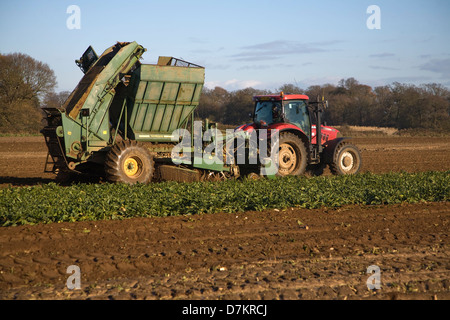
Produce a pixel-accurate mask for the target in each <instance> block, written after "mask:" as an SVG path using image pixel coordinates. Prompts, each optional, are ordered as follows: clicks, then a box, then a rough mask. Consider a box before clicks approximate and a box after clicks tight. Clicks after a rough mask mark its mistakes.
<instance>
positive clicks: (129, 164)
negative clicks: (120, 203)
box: [105, 140, 155, 184]
mask: <svg viewBox="0 0 450 320" xmlns="http://www.w3.org/2000/svg"><path fill="white" fill-rule="evenodd" d="M154 171H155V162H154V160H153V157H152V155H151V154H150V152H149V150H148V149H147V148H145V147H144V146H143V145H141V144H139V143H137V142H136V141H129V140H127V141H120V142H118V143H116V144H115V145H114V146H113V147H112V148H111V150H110V151H109V152H108V154H107V155H106V159H105V173H106V178H107V179H108V180H109V181H111V182H123V183H128V184H135V183H145V184H146V183H150V182H151V180H152V178H153V173H154Z"/></svg>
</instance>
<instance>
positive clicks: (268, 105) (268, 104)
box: [254, 101, 281, 125]
mask: <svg viewBox="0 0 450 320" xmlns="http://www.w3.org/2000/svg"><path fill="white" fill-rule="evenodd" d="M280 120H281V102H274V101H258V102H257V103H256V107H255V119H254V121H255V122H260V121H263V122H265V123H266V124H267V125H269V124H272V123H274V122H277V121H280Z"/></svg>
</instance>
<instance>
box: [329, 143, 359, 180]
mask: <svg viewBox="0 0 450 320" xmlns="http://www.w3.org/2000/svg"><path fill="white" fill-rule="evenodd" d="M361 164H362V159H361V152H360V151H359V149H358V147H356V146H354V145H352V144H350V143H345V142H344V143H342V144H341V145H340V146H338V148H337V149H336V152H335V154H334V159H333V162H332V163H331V164H330V170H331V173H333V174H334V175H352V174H357V173H358V172H359V170H360V169H361Z"/></svg>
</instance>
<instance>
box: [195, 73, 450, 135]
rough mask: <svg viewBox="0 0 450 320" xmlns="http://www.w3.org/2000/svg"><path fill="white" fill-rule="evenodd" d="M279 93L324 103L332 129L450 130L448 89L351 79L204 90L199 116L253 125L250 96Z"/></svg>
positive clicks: (227, 122)
mask: <svg viewBox="0 0 450 320" xmlns="http://www.w3.org/2000/svg"><path fill="white" fill-rule="evenodd" d="M280 92H284V93H296V94H305V95H307V96H308V97H309V98H310V101H316V100H317V99H320V100H321V99H325V100H328V105H329V106H328V108H327V109H326V110H325V112H324V114H323V117H324V118H323V120H324V121H326V122H327V123H328V124H330V125H355V126H376V127H392V128H397V129H409V128H424V129H437V130H446V131H449V130H450V90H449V89H448V88H446V87H444V86H443V85H441V84H437V83H429V84H423V85H420V86H416V85H412V84H403V83H399V82H394V83H393V84H391V85H385V86H379V87H375V88H372V87H370V86H368V85H365V84H362V83H359V82H358V81H357V80H356V79H354V78H348V79H342V80H341V81H339V83H338V84H337V85H332V84H324V85H314V86H310V87H308V88H307V89H302V88H299V87H298V86H296V85H293V84H285V85H283V86H281V87H280V88H278V89H276V90H275V91H269V90H257V89H253V88H246V89H242V90H237V91H232V92H229V91H227V90H225V89H223V88H220V87H215V88H214V89H208V88H205V89H204V90H203V94H202V96H201V98H200V105H199V107H198V117H199V118H208V119H211V120H213V121H216V122H219V123H223V124H229V125H237V124H241V123H246V122H249V120H250V121H251V119H250V118H249V116H248V115H249V113H251V112H253V108H254V103H253V101H252V97H253V96H254V95H261V94H279V93H280Z"/></svg>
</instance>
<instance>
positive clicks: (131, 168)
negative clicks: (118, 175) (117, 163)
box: [123, 158, 140, 177]
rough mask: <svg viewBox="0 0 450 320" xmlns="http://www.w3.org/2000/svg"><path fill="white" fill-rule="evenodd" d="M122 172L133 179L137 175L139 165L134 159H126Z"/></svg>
mask: <svg viewBox="0 0 450 320" xmlns="http://www.w3.org/2000/svg"><path fill="white" fill-rule="evenodd" d="M123 171H124V172H125V174H126V175H127V176H129V177H133V176H135V175H137V174H138V172H139V171H140V170H139V163H138V161H137V160H136V159H135V158H128V159H126V160H125V162H124V163H123Z"/></svg>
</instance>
